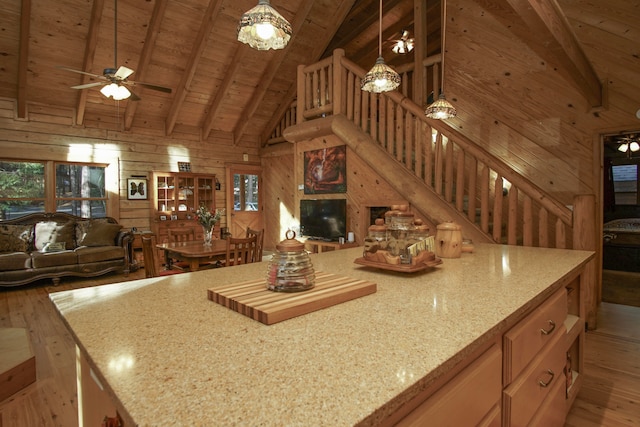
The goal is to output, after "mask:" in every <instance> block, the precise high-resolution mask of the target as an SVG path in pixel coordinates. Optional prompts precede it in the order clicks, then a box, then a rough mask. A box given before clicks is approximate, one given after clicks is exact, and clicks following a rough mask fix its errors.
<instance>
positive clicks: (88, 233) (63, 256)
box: [0, 212, 134, 286]
mask: <svg viewBox="0 0 640 427" xmlns="http://www.w3.org/2000/svg"><path fill="white" fill-rule="evenodd" d="M132 242H133V234H132V232H131V231H129V230H123V229H122V225H120V224H118V222H117V221H116V220H115V219H114V218H111V217H106V218H96V219H87V218H81V217H78V216H74V215H69V214H66V213H61V212H56V213H34V214H28V215H25V216H22V217H20V218H16V219H11V220H5V221H0V286H18V285H24V284H27V283H30V282H34V281H36V280H41V279H48V278H50V279H52V280H53V284H54V285H58V284H59V283H60V279H61V278H62V277H66V276H78V277H94V276H99V275H102V274H106V273H109V272H121V273H124V275H125V276H127V275H128V274H129V272H130V269H131V267H132V265H134V264H133V262H132Z"/></svg>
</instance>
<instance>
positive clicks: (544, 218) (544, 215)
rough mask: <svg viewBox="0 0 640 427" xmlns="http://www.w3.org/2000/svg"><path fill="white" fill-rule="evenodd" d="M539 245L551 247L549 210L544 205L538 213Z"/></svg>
mask: <svg viewBox="0 0 640 427" xmlns="http://www.w3.org/2000/svg"><path fill="white" fill-rule="evenodd" d="M538 247H540V248H548V247H549V212H548V211H547V210H546V209H545V208H542V207H541V208H540V212H539V213H538Z"/></svg>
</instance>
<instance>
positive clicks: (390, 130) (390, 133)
mask: <svg viewBox="0 0 640 427" xmlns="http://www.w3.org/2000/svg"><path fill="white" fill-rule="evenodd" d="M382 98H387V97H386V96H382ZM386 117H387V125H386V129H387V138H386V140H387V144H386V147H387V153H389V154H390V155H391V156H392V157H394V156H395V155H394V151H393V149H394V147H395V142H396V141H395V126H394V123H393V122H394V121H395V120H394V119H395V104H394V103H393V101H392V100H391V99H389V98H387V113H386Z"/></svg>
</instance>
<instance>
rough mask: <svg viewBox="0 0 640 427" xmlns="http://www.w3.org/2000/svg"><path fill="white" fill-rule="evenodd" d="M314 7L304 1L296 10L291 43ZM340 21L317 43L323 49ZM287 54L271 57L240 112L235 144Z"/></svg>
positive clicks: (316, 54) (276, 54)
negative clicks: (256, 85)
mask: <svg viewBox="0 0 640 427" xmlns="http://www.w3.org/2000/svg"><path fill="white" fill-rule="evenodd" d="M352 5H353V1H343V2H341V4H340V7H341V8H342V9H343V10H344V9H346V10H348V8H350V7H351V6H352ZM347 6H348V8H347ZM312 7H313V2H312V1H307V2H302V7H301V8H300V9H298V11H296V14H295V19H294V21H293V23H292V24H291V30H292V32H293V35H292V36H291V40H289V43H292V42H293V39H294V37H296V34H298V33H299V32H300V28H302V26H303V25H304V24H305V22H307V16H308V15H309V12H311V8H312ZM345 13H346V12H345ZM340 22H342V21H338V22H335V23H334V27H333V29H329V28H328V29H327V31H325V37H326V39H325V40H318V41H317V45H318V46H322V47H323V48H322V49H323V50H324V46H326V45H327V43H329V40H331V37H332V36H333V34H335V31H336V30H337V29H338V27H339V25H340ZM286 54H287V51H286V49H281V50H278V51H276V52H275V54H274V55H273V57H272V59H271V62H269V65H268V66H267V68H266V69H265V71H264V73H262V77H261V78H260V82H261V83H260V85H258V87H256V89H255V90H254V93H253V95H252V96H251V97H250V101H249V103H248V104H247V105H246V106H245V108H244V109H243V110H242V113H241V114H240V117H239V118H238V121H237V122H236V126H235V128H234V129H233V143H234V145H235V144H238V142H239V141H240V139H241V138H242V137H243V136H244V131H245V129H246V128H247V125H248V124H249V121H250V119H251V117H252V116H253V115H254V114H255V112H256V111H257V109H258V107H259V106H260V104H261V103H262V100H263V99H264V96H265V95H266V93H267V91H268V90H269V86H271V82H272V81H273V79H274V78H275V76H276V74H277V73H278V71H279V69H280V64H281V63H282V61H283V60H284V58H285V55H286ZM320 54H321V51H320V52H314V53H313V55H312V56H311V58H316V57H317V56H319V55H320ZM291 84H292V86H295V85H296V82H295V80H294V81H293V82H292V83H291ZM283 101H284V102H283V103H284V104H286V105H287V107H288V106H289V103H290V101H291V100H290V99H286V100H283ZM281 105H282V104H281Z"/></svg>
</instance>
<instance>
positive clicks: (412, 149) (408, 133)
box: [404, 111, 420, 178]
mask: <svg viewBox="0 0 640 427" xmlns="http://www.w3.org/2000/svg"><path fill="white" fill-rule="evenodd" d="M415 126H416V125H415V116H414V115H413V114H411V113H410V112H408V111H405V112H404V147H405V154H404V158H405V161H404V163H405V164H406V165H407V167H408V168H409V170H410V171H411V172H413V173H414V174H415V173H416V161H417V158H418V153H416V141H415V138H416V136H415V133H414V132H413V131H414V129H415ZM417 176H418V178H420V175H417Z"/></svg>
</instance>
